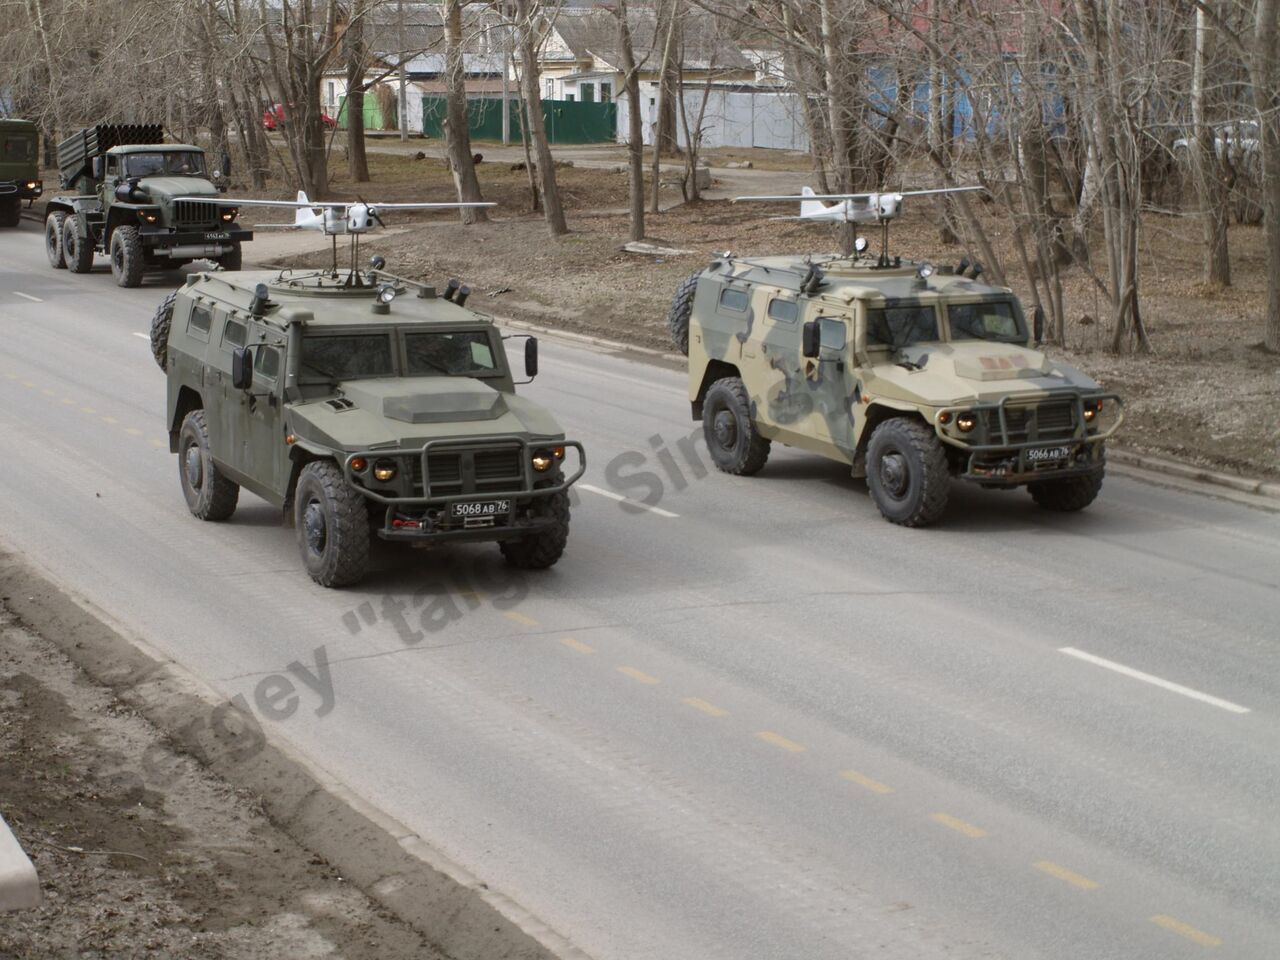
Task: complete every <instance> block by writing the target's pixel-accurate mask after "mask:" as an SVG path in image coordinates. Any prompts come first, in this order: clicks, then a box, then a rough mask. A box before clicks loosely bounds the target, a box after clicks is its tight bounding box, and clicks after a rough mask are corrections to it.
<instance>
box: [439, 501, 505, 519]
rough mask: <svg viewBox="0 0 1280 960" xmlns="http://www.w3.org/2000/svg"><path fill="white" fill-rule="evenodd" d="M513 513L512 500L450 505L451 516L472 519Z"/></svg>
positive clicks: (467, 502) (466, 502)
mask: <svg viewBox="0 0 1280 960" xmlns="http://www.w3.org/2000/svg"><path fill="white" fill-rule="evenodd" d="M510 512H511V501H510V500H468V501H465V502H462V503H453V504H450V505H449V516H451V517H462V518H463V519H471V518H474V517H503V516H506V515H507V514H508V513H510Z"/></svg>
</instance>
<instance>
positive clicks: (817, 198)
mask: <svg viewBox="0 0 1280 960" xmlns="http://www.w3.org/2000/svg"><path fill="white" fill-rule="evenodd" d="M985 189H986V188H985V187H937V188H935V189H932V190H897V191H867V192H864V193H814V192H813V190H812V189H810V188H809V187H804V188H803V189H802V190H801V191H800V194H799V195H798V196H795V195H778V196H772V195H770V196H753V197H734V198H733V199H734V202H735V203H737V202H739V201H751V202H764V203H799V204H800V215H799V216H798V217H794V218H790V217H789V218H786V219H796V220H834V221H840V222H844V223H880V224H883V223H888V222H889V221H890V220H893V219H894V218H895V217H897V216H898V214H899V213H900V212H901V210H902V201H903V200H904V199H905V198H906V197H924V196H929V195H931V194H941V193H976V192H979V191H983V190H985ZM827 203H831V206H827Z"/></svg>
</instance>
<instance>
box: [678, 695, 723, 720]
mask: <svg viewBox="0 0 1280 960" xmlns="http://www.w3.org/2000/svg"><path fill="white" fill-rule="evenodd" d="M684 702H685V703H686V704H688V705H689V706H691V707H693V709H695V710H701V711H702V712H703V713H705V714H706V715H707V716H709V717H727V716H728V715H729V711H728V710H723V709H721V708H720V707H717V706H716V705H715V704H714V703H707V701H705V700H701V699H699V698H698V697H685V699H684Z"/></svg>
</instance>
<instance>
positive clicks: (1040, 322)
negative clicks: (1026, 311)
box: [1031, 303, 1044, 344]
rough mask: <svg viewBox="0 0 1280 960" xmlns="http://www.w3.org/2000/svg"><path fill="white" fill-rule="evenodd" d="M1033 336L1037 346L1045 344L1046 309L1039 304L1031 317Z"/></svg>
mask: <svg viewBox="0 0 1280 960" xmlns="http://www.w3.org/2000/svg"><path fill="white" fill-rule="evenodd" d="M1031 335H1032V336H1033V337H1035V341H1036V343H1037V344H1041V343H1044V307H1042V306H1041V305H1040V304H1038V303H1037V304H1036V309H1035V313H1033V314H1032V317H1031Z"/></svg>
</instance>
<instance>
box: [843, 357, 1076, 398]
mask: <svg viewBox="0 0 1280 960" xmlns="http://www.w3.org/2000/svg"><path fill="white" fill-rule="evenodd" d="M873 379H874V381H875V384H874V385H873V384H872V383H868V384H867V390H868V392H870V393H873V394H878V395H881V396H888V397H896V398H897V399H901V400H905V401H909V402H912V403H922V404H928V405H935V406H949V405H951V404H957V403H967V402H980V401H985V400H996V399H999V398H1000V397H1003V396H1008V395H1011V394H1012V395H1043V394H1044V393H1046V392H1048V391H1054V390H1063V389H1078V390H1086V391H1087V390H1097V389H1099V387H1098V384H1097V382H1096V381H1094V380H1092V379H1091V378H1089V377H1087V376H1085V374H1083V373H1081V372H1080V371H1079V370H1077V369H1076V368H1075V367H1072V366H1071V365H1069V364H1065V363H1060V362H1058V361H1055V360H1051V359H1049V358H1048V357H1047V356H1045V354H1043V353H1041V352H1040V351H1038V350H1030V349H1028V348H1026V347H1023V346H1020V345H1018V344H1011V343H991V342H988V341H966V342H963V343H937V344H916V345H914V346H910V347H906V348H904V349H903V350H901V351H899V353H898V355H897V357H896V358H895V362H894V363H881V364H877V365H876V366H875V368H874V372H873Z"/></svg>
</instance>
